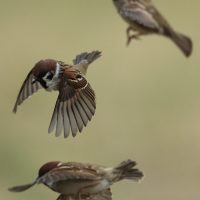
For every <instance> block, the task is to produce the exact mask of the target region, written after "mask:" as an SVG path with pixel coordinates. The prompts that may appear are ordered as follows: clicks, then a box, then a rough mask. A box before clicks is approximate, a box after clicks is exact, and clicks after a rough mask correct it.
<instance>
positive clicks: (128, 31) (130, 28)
mask: <svg viewBox="0 0 200 200" xmlns="http://www.w3.org/2000/svg"><path fill="white" fill-rule="evenodd" d="M130 31H134V30H133V28H132V27H131V26H129V27H128V28H127V29H126V35H127V38H129V37H130Z"/></svg>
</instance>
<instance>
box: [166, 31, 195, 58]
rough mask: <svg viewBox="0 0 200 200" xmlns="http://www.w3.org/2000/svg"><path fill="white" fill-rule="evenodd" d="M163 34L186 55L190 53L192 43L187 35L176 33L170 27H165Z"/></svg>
mask: <svg viewBox="0 0 200 200" xmlns="http://www.w3.org/2000/svg"><path fill="white" fill-rule="evenodd" d="M165 34H166V36H167V37H169V38H170V39H171V40H172V41H173V42H174V43H175V44H176V46H177V47H178V48H179V49H180V50H181V51H182V52H183V54H184V55H185V56H186V57H189V56H190V55H191V53H192V48H193V45H192V40H191V39H190V38H189V37H187V36H185V35H183V34H181V33H177V32H175V31H173V30H171V29H170V30H168V29H166V30H165Z"/></svg>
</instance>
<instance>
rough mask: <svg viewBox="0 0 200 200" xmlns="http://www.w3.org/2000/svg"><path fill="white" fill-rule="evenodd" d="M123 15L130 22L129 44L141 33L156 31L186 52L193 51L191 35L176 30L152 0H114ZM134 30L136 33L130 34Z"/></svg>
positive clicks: (146, 33) (186, 53)
mask: <svg viewBox="0 0 200 200" xmlns="http://www.w3.org/2000/svg"><path fill="white" fill-rule="evenodd" d="M113 2H114V4H115V6H116V8H117V10H118V12H119V14H120V15H121V17H122V18H123V19H124V20H125V21H126V22H127V23H128V24H129V27H128V28H127V45H129V43H130V41H131V40H132V39H139V37H140V36H141V35H148V34H152V33H156V34H159V35H163V36H166V37H167V38H170V39H171V40H172V41H173V42H174V43H175V44H176V45H177V46H178V47H179V48H180V50H181V51H182V52H183V53H184V54H185V56H187V57H188V56H190V55H191V53H192V41H191V39H190V38H189V37H187V36H185V35H183V34H181V33H178V32H176V31H175V30H174V29H173V28H172V27H171V26H170V25H169V23H168V22H167V21H166V20H165V18H164V17H163V16H162V15H161V13H159V11H158V10H157V9H156V7H155V6H154V5H153V4H152V3H151V0H113ZM131 31H133V32H135V34H133V35H130V32H131Z"/></svg>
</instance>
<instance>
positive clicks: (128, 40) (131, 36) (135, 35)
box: [126, 33, 142, 46]
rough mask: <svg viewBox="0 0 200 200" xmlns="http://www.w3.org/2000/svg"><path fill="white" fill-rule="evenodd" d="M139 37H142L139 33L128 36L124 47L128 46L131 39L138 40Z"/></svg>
mask: <svg viewBox="0 0 200 200" xmlns="http://www.w3.org/2000/svg"><path fill="white" fill-rule="evenodd" d="M141 35H142V34H141V33H135V34H133V35H129V36H128V38H127V42H126V45H127V46H128V45H129V44H130V42H131V40H132V39H136V40H139V39H140V36H141Z"/></svg>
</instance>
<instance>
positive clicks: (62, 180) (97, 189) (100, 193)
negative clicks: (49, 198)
mask: <svg viewBox="0 0 200 200" xmlns="http://www.w3.org/2000/svg"><path fill="white" fill-rule="evenodd" d="M135 166H136V162H135V161H132V160H126V161H123V162H122V163H120V164H119V165H117V166H116V167H109V168H107V167H103V166H99V165H93V164H83V163H77V162H68V163H63V162H59V161H54V162H48V163H46V164H44V165H43V166H42V167H41V168H40V170H39V173H38V177H37V178H36V179H35V180H34V181H33V182H32V183H30V184H26V185H22V186H16V187H12V188H9V191H12V192H22V191H25V190H27V189H29V188H31V187H32V186H34V185H35V184H40V183H43V184H44V185H46V186H47V187H49V188H50V189H52V190H53V191H55V192H58V193H60V196H59V197H58V198H57V200H69V199H70V198H71V199H74V200H81V199H87V200H111V199H112V197H111V195H112V193H111V190H110V186H111V185H112V184H113V183H115V182H118V181H121V180H123V179H129V180H133V181H138V180H140V179H141V178H142V177H143V173H142V172H141V171H140V170H139V169H137V168H135Z"/></svg>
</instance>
